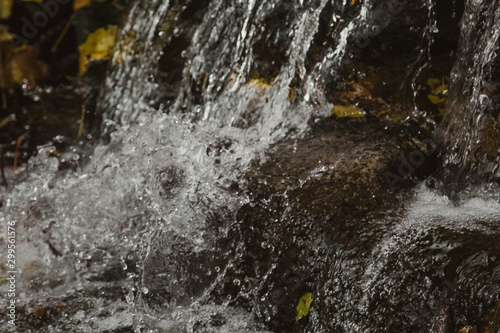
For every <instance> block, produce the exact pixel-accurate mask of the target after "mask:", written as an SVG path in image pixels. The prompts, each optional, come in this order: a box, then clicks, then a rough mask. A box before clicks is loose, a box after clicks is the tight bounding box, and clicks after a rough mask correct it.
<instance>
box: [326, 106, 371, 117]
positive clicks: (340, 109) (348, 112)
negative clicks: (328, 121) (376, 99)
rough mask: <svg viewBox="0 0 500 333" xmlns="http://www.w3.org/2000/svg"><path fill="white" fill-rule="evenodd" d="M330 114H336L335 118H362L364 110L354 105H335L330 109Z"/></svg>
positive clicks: (364, 113)
mask: <svg viewBox="0 0 500 333" xmlns="http://www.w3.org/2000/svg"><path fill="white" fill-rule="evenodd" d="M332 114H333V115H335V116H337V118H345V117H349V118H362V117H364V116H366V112H365V111H363V110H361V109H358V108H357V107H355V106H354V105H348V106H343V105H335V106H334V107H333V109H332Z"/></svg>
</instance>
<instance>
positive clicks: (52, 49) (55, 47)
mask: <svg viewBox="0 0 500 333" xmlns="http://www.w3.org/2000/svg"><path fill="white" fill-rule="evenodd" d="M74 19H75V12H73V14H71V17H70V18H69V20H68V23H66V25H65V26H64V29H63V31H61V34H60V35H59V37H58V38H57V40H56V42H55V43H54V46H52V48H51V49H50V53H52V54H54V53H56V51H57V48H58V46H59V44H61V42H62V40H63V39H64V37H65V36H66V34H67V33H68V30H69V28H70V27H71V24H72V23H73V20H74Z"/></svg>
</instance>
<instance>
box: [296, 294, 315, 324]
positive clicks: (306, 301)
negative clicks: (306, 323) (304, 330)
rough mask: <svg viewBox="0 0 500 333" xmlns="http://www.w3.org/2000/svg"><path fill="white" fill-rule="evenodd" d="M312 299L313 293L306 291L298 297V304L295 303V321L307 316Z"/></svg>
mask: <svg viewBox="0 0 500 333" xmlns="http://www.w3.org/2000/svg"><path fill="white" fill-rule="evenodd" d="M313 299H314V295H313V294H311V293H307V294H305V295H304V296H302V297H301V298H300V299H299V304H298V305H297V316H296V317H295V321H299V320H300V319H302V318H304V317H305V316H307V314H308V313H309V308H310V307H311V303H312V301H313Z"/></svg>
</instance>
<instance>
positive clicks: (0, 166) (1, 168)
mask: <svg viewBox="0 0 500 333" xmlns="http://www.w3.org/2000/svg"><path fill="white" fill-rule="evenodd" d="M0 173H1V174H2V180H3V184H4V185H5V187H7V186H9V184H8V183H7V178H5V171H4V165H3V149H0Z"/></svg>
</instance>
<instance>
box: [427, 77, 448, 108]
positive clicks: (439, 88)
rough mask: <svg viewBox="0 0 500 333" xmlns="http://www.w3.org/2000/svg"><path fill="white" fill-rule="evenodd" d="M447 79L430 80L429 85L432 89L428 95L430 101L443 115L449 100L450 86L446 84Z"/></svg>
mask: <svg viewBox="0 0 500 333" xmlns="http://www.w3.org/2000/svg"><path fill="white" fill-rule="evenodd" d="M446 81H447V79H444V78H443V79H441V80H440V79H435V78H429V79H428V80H427V85H428V86H429V88H430V89H431V93H430V94H428V95H427V98H428V99H429V101H430V102H431V103H432V104H434V105H436V106H437V108H438V110H439V113H441V114H443V113H444V109H445V106H446V100H447V99H448V84H447V83H445V82H446Z"/></svg>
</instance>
